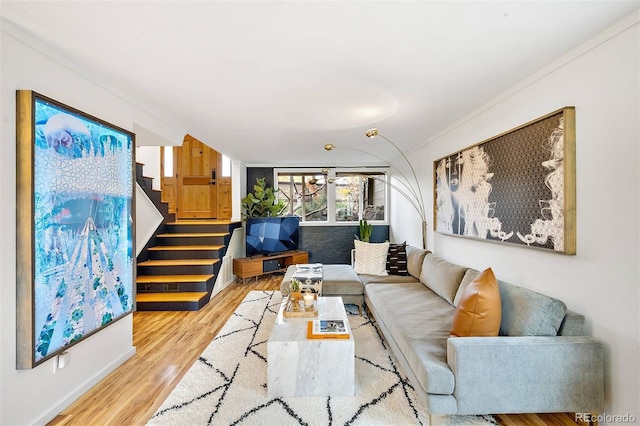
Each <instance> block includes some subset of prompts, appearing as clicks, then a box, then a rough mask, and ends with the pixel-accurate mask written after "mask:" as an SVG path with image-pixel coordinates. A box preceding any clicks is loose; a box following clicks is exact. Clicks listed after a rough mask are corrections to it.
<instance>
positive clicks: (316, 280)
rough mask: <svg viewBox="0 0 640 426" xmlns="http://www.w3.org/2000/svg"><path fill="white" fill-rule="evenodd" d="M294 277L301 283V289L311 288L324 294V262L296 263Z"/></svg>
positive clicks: (314, 291)
mask: <svg viewBox="0 0 640 426" xmlns="http://www.w3.org/2000/svg"><path fill="white" fill-rule="evenodd" d="M293 279H295V280H297V281H298V282H299V283H300V291H305V290H310V291H312V292H313V293H317V294H318V296H321V295H322V263H310V264H307V263H305V264H300V265H296V271H295V272H294V273H293Z"/></svg>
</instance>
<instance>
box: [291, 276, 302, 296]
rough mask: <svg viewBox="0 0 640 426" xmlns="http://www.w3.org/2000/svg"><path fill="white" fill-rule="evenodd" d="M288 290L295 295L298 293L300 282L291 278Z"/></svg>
mask: <svg viewBox="0 0 640 426" xmlns="http://www.w3.org/2000/svg"><path fill="white" fill-rule="evenodd" d="M289 290H291V292H293V293H297V292H299V291H300V281H298V280H297V279H296V278H292V279H291V284H290V285H289Z"/></svg>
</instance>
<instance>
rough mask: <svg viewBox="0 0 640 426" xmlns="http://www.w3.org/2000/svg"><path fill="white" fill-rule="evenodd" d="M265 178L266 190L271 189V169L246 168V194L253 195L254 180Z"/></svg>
mask: <svg viewBox="0 0 640 426" xmlns="http://www.w3.org/2000/svg"><path fill="white" fill-rule="evenodd" d="M262 178H265V183H266V187H267V188H273V167H247V193H249V192H251V193H253V185H255V184H256V179H262Z"/></svg>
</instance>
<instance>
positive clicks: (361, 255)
mask: <svg viewBox="0 0 640 426" xmlns="http://www.w3.org/2000/svg"><path fill="white" fill-rule="evenodd" d="M353 243H354V245H355V247H356V253H355V265H354V267H353V269H354V270H355V271H356V273H358V274H370V275H388V273H387V252H388V251H389V241H386V242H384V243H367V242H364V241H360V240H353Z"/></svg>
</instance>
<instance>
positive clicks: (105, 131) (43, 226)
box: [16, 90, 135, 369]
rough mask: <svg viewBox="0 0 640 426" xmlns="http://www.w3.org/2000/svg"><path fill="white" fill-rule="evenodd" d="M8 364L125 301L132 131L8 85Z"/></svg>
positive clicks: (84, 328) (130, 290)
mask: <svg viewBox="0 0 640 426" xmlns="http://www.w3.org/2000/svg"><path fill="white" fill-rule="evenodd" d="M16 100H17V115H16V143H17V145H16V169H17V170H16V181H17V188H16V198H17V199H16V219H17V229H16V255H17V265H16V286H17V289H16V290H17V291H16V295H17V306H16V309H17V368H19V369H26V368H34V367H35V366H37V365H39V364H41V363H42V362H44V361H46V360H47V359H50V358H52V357H54V356H56V355H58V354H59V353H61V352H63V351H64V350H65V349H67V348H68V347H70V346H72V345H74V344H76V343H78V342H80V341H82V340H83V339H85V338H87V337H88V336H91V335H92V334H94V333H96V332H98V331H99V330H101V329H103V328H105V327H107V326H108V325H110V324H113V323H114V322H115V321H117V320H118V319H121V318H123V317H124V316H126V315H127V314H129V313H131V312H132V311H133V310H134V309H135V304H134V301H135V294H134V286H133V283H134V275H135V269H134V268H135V247H134V244H135V235H134V233H135V227H134V221H133V218H134V217H135V216H134V214H135V211H134V197H133V193H134V192H133V191H134V186H133V185H134V182H135V177H134V170H135V167H134V147H135V141H134V139H135V136H134V134H133V133H131V132H128V131H126V130H123V129H121V128H118V127H116V126H113V125H111V124H108V123H106V122H104V121H102V120H100V119H98V118H95V117H92V116H90V115H87V114H85V113H83V112H80V111H78V110H76V109H74V108H71V107H69V106H66V105H63V104H61V103H59V102H56V101H54V100H52V99H49V98H47V97H45V96H42V95H40V94H38V93H35V92H33V91H29V90H18V91H17V93H16Z"/></svg>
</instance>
